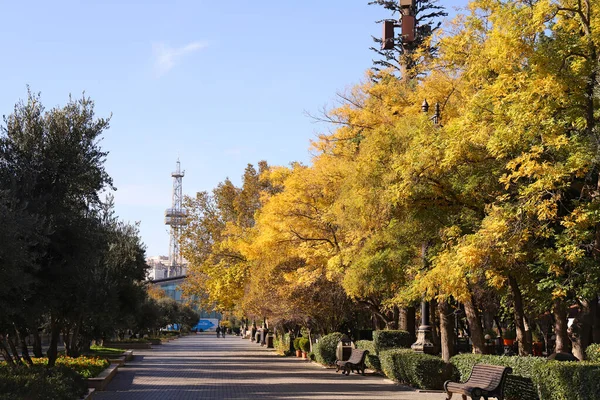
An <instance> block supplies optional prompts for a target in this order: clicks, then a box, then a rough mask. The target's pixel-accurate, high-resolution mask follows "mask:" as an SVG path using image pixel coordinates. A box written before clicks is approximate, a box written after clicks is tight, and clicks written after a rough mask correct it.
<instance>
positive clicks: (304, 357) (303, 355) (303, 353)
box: [302, 351, 308, 360]
mask: <svg viewBox="0 0 600 400" xmlns="http://www.w3.org/2000/svg"><path fill="white" fill-rule="evenodd" d="M302 358H303V359H305V360H308V353H307V352H305V351H303V352H302Z"/></svg>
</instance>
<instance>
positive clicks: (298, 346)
mask: <svg viewBox="0 0 600 400" xmlns="http://www.w3.org/2000/svg"><path fill="white" fill-rule="evenodd" d="M300 340H302V338H301V337H297V338H296V339H294V350H302V348H301V347H300Z"/></svg>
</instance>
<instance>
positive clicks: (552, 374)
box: [533, 361, 600, 400]
mask: <svg viewBox="0 0 600 400" xmlns="http://www.w3.org/2000/svg"><path fill="white" fill-rule="evenodd" d="M533 376H534V377H533V380H534V382H535V383H536V384H537V387H538V390H539V394H540V397H541V398H542V399H543V400H570V399H574V400H596V399H598V396H600V364H596V363H591V362H567V361H548V362H547V363H545V364H540V365H536V366H535V369H534V371H533Z"/></svg>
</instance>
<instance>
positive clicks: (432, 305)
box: [429, 299, 440, 349]
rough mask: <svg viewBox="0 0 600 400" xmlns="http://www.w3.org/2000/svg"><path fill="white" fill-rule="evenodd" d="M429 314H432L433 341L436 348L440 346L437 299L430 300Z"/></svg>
mask: <svg viewBox="0 0 600 400" xmlns="http://www.w3.org/2000/svg"><path fill="white" fill-rule="evenodd" d="M429 307H430V308H429V315H430V326H431V341H432V342H433V344H434V346H435V348H436V349H439V348H440V323H439V319H438V316H437V314H438V313H437V308H438V303H437V300H435V299H432V300H431V301H430V302H429Z"/></svg>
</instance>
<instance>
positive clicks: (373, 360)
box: [356, 340, 381, 371]
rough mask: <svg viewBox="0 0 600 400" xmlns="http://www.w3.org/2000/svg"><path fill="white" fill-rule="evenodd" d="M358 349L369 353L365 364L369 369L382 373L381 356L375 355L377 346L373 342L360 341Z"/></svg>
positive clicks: (357, 344)
mask: <svg viewBox="0 0 600 400" xmlns="http://www.w3.org/2000/svg"><path fill="white" fill-rule="evenodd" d="M356 348H357V349H361V350H368V351H369V354H367V357H366V358H365V364H366V365H367V368H371V369H374V370H376V371H381V364H380V362H379V356H378V355H377V354H375V344H373V341H372V340H359V341H358V342H356Z"/></svg>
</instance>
